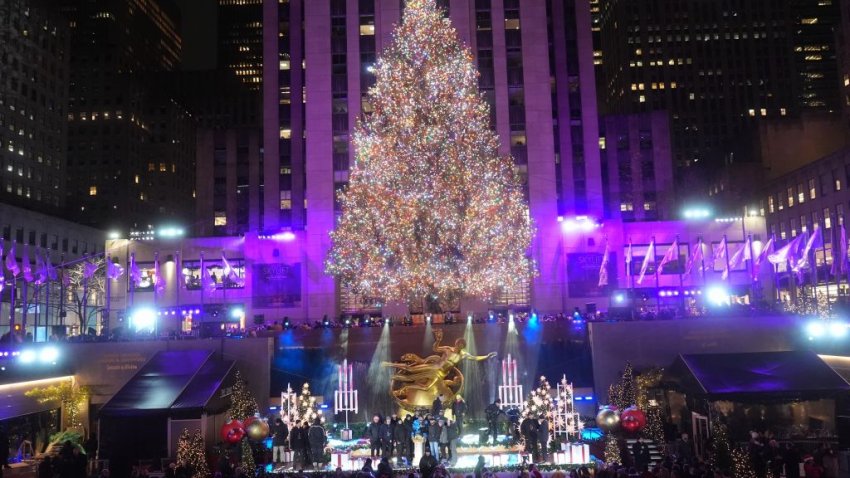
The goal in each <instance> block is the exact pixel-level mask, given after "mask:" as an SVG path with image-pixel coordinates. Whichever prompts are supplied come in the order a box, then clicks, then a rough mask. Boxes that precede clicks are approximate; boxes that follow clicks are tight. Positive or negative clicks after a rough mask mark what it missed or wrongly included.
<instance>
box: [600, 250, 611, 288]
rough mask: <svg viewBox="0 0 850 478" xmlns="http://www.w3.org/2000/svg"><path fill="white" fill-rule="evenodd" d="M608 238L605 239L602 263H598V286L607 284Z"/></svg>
mask: <svg viewBox="0 0 850 478" xmlns="http://www.w3.org/2000/svg"><path fill="white" fill-rule="evenodd" d="M608 256H609V253H608V240H607V239H606V240H605V252H604V253H603V254H602V264H600V265H599V284H598V287H605V286H606V285H608Z"/></svg>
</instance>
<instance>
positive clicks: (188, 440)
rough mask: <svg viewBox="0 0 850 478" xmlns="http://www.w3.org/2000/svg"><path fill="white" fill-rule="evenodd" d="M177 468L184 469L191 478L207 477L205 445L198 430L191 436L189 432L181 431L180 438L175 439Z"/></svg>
mask: <svg viewBox="0 0 850 478" xmlns="http://www.w3.org/2000/svg"><path fill="white" fill-rule="evenodd" d="M177 466H180V467H183V468H184V469H186V470H187V472H188V476H190V477H191V478H208V477H209V475H210V472H209V467H208V466H207V456H206V444H205V443H204V437H203V436H201V431H200V430H196V431H195V434H194V435H191V434H190V433H189V430H187V429H185V428H184V429H183V432H182V433H181V434H180V438H178V439H177Z"/></svg>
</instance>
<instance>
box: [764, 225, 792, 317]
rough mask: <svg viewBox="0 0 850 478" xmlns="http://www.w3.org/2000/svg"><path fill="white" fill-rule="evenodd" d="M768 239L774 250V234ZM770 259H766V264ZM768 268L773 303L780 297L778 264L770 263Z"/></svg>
mask: <svg viewBox="0 0 850 478" xmlns="http://www.w3.org/2000/svg"><path fill="white" fill-rule="evenodd" d="M770 238H771V239H772V240H773V250H774V251H775V250H776V234H771V235H770ZM769 261H770V259H768V262H769ZM770 267H771V268H772V269H773V288H774V291H773V297H774V300H775V302H777V303H778V302H779V301H780V299H781V297H780V295H779V264H774V263H772V262H771V263H770ZM789 285H790V284H789Z"/></svg>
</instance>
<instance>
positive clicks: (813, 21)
mask: <svg viewBox="0 0 850 478" xmlns="http://www.w3.org/2000/svg"><path fill="white" fill-rule="evenodd" d="M817 22H818V19H817V17H811V18H801V19H800V23H802V24H803V25H814V24H816V23H817Z"/></svg>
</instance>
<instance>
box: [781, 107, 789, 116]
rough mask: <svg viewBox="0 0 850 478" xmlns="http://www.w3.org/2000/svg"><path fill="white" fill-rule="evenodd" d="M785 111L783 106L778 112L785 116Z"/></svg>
mask: <svg viewBox="0 0 850 478" xmlns="http://www.w3.org/2000/svg"><path fill="white" fill-rule="evenodd" d="M786 113H787V112H786V110H785V108H779V114H780V115H781V116H785V114H786Z"/></svg>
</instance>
